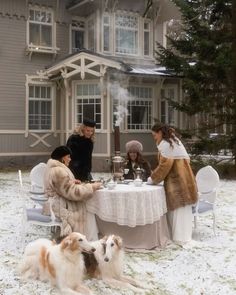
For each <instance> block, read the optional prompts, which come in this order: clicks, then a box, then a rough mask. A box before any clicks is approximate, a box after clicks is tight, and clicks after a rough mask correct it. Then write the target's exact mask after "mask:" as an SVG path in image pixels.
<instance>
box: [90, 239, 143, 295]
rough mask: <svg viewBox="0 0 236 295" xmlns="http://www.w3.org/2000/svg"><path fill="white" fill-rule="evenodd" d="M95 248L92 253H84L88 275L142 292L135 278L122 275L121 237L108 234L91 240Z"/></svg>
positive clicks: (111, 284) (119, 286)
mask: <svg viewBox="0 0 236 295" xmlns="http://www.w3.org/2000/svg"><path fill="white" fill-rule="evenodd" d="M91 245H92V246H93V247H94V248H95V249H96V251H95V252H94V253H93V254H89V255H85V266H86V269H87V273H88V275H90V276H91V277H95V278H97V279H102V280H103V281H104V282H105V283H107V284H108V285H110V286H111V287H115V288H126V289H131V290H133V291H134V292H136V293H144V290H143V289H140V288H142V287H141V284H139V283H138V282H137V281H136V280H134V279H133V278H131V277H128V276H124V275H123V262H124V250H123V242H122V239H121V237H119V236H115V235H110V236H108V237H107V236H105V237H103V238H102V239H100V240H98V241H94V242H91Z"/></svg>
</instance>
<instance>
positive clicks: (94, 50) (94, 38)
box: [86, 14, 98, 52]
mask: <svg viewBox="0 0 236 295" xmlns="http://www.w3.org/2000/svg"><path fill="white" fill-rule="evenodd" d="M90 21H93V22H94V34H93V40H94V41H93V42H94V48H93V49H91V48H89V22H90ZM86 32H87V49H88V50H91V51H93V52H97V49H98V48H97V39H96V37H97V18H96V14H92V15H91V16H90V17H89V18H88V20H87V29H86Z"/></svg>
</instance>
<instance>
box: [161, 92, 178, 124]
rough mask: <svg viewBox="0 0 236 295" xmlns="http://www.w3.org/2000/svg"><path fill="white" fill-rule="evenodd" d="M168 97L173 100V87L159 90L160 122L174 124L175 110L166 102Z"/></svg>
mask: <svg viewBox="0 0 236 295" xmlns="http://www.w3.org/2000/svg"><path fill="white" fill-rule="evenodd" d="M168 99H171V100H175V89H174V88H166V89H162V90H161V122H162V123H164V124H170V125H175V110H174V108H173V106H172V105H171V104H170V103H169V102H168Z"/></svg>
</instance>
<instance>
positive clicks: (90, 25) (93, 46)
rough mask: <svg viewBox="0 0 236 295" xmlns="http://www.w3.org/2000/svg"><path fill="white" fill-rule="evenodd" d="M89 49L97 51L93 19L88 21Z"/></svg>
mask: <svg viewBox="0 0 236 295" xmlns="http://www.w3.org/2000/svg"><path fill="white" fill-rule="evenodd" d="M88 49H89V50H91V51H95V50H96V35H95V22H94V19H93V18H92V19H90V20H89V21H88Z"/></svg>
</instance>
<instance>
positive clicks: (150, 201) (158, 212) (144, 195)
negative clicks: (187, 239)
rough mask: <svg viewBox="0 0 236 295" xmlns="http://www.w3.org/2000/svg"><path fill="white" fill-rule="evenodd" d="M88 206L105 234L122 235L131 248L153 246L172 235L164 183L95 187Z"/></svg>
mask: <svg viewBox="0 0 236 295" xmlns="http://www.w3.org/2000/svg"><path fill="white" fill-rule="evenodd" d="M86 207H87V210H88V211H89V212H91V213H94V214H95V215H96V217H97V224H98V228H99V232H100V233H101V234H102V235H107V234H117V235H120V236H121V237H122V238H123V241H124V245H125V246H126V247H128V248H146V249H151V248H154V247H157V246H164V245H165V244H166V242H167V240H168V239H169V232H168V227H167V223H166V216H165V214H166V212H167V207H166V198H165V191H164V188H163V186H159V185H148V184H146V183H144V184H143V185H142V186H141V187H136V186H134V184H133V183H130V184H117V186H116V187H115V188H114V189H113V190H109V189H108V188H104V189H101V190H98V191H96V192H95V193H94V196H93V197H92V198H91V199H90V200H88V201H87V203H86Z"/></svg>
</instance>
